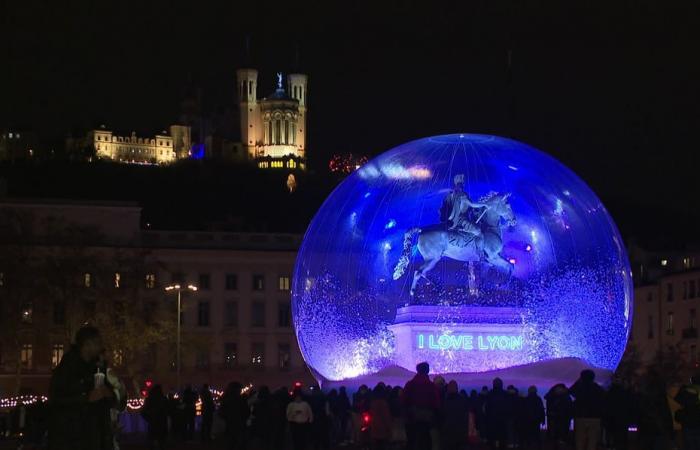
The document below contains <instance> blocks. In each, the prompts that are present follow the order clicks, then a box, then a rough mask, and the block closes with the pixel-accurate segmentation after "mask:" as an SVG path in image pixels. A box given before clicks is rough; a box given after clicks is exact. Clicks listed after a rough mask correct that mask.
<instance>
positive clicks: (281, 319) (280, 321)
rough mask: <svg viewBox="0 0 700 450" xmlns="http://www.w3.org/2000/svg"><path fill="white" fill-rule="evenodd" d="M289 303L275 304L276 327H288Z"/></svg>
mask: <svg viewBox="0 0 700 450" xmlns="http://www.w3.org/2000/svg"><path fill="white" fill-rule="evenodd" d="M289 316H290V310H289V302H279V303H278V304H277V326H278V327H283V328H286V327H288V326H289Z"/></svg>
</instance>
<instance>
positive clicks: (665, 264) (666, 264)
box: [661, 259, 668, 267]
mask: <svg viewBox="0 0 700 450" xmlns="http://www.w3.org/2000/svg"><path fill="white" fill-rule="evenodd" d="M666 266H668V259H662V260H661V267H666Z"/></svg>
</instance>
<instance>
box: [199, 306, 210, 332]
mask: <svg viewBox="0 0 700 450" xmlns="http://www.w3.org/2000/svg"><path fill="white" fill-rule="evenodd" d="M197 325H199V326H200V327H208V326H209V302H206V301H203V302H199V304H198V305H197Z"/></svg>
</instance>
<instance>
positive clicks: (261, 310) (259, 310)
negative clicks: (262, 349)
mask: <svg viewBox="0 0 700 450" xmlns="http://www.w3.org/2000/svg"><path fill="white" fill-rule="evenodd" d="M251 312H252V318H251V325H252V326H253V327H256V328H261V327H264V326H265V303H263V302H253V305H252V309H251Z"/></svg>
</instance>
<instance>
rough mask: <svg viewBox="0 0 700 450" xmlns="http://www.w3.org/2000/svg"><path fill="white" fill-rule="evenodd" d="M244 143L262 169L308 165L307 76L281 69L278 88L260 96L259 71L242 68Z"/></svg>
mask: <svg viewBox="0 0 700 450" xmlns="http://www.w3.org/2000/svg"><path fill="white" fill-rule="evenodd" d="M236 75H237V79H238V98H239V110H240V121H241V125H240V128H241V144H242V145H243V147H244V148H245V149H246V153H247V155H248V158H249V159H250V160H252V161H255V164H256V165H257V167H259V168H261V169H293V170H294V169H300V170H305V169H306V114H307V110H306V106H307V93H308V89H307V76H306V75H304V74H299V73H293V74H289V75H287V79H286V87H285V85H284V82H283V77H282V74H281V73H278V74H277V88H276V89H275V91H274V92H273V93H272V94H270V95H269V96H267V97H264V98H260V99H259V98H258V94H257V92H258V71H257V70H255V69H239V70H238V71H237V72H236Z"/></svg>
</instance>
